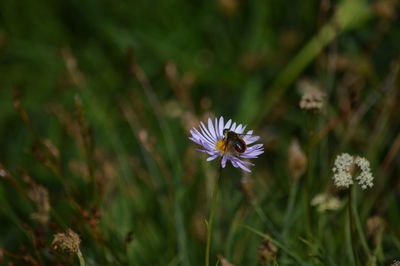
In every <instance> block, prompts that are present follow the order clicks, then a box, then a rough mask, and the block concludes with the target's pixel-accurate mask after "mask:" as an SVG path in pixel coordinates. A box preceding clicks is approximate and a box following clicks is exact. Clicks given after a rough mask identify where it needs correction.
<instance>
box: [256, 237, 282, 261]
mask: <svg viewBox="0 0 400 266" xmlns="http://www.w3.org/2000/svg"><path fill="white" fill-rule="evenodd" d="M277 253H278V249H277V248H276V247H275V245H274V244H273V243H272V242H271V240H270V237H269V235H265V237H264V240H263V242H262V244H261V245H260V246H259V247H258V261H259V262H260V264H266V262H267V261H272V260H275V258H276V255H277Z"/></svg>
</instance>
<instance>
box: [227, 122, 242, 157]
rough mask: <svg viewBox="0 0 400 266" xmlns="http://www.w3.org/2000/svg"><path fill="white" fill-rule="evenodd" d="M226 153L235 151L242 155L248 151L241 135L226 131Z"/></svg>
mask: <svg viewBox="0 0 400 266" xmlns="http://www.w3.org/2000/svg"><path fill="white" fill-rule="evenodd" d="M223 133H224V141H225V151H234V152H236V153H237V154H242V153H244V152H245V151H246V149H247V145H246V142H245V141H244V140H243V138H242V137H241V135H240V134H238V133H236V132H234V131H232V130H229V129H228V128H225V129H224V131H223Z"/></svg>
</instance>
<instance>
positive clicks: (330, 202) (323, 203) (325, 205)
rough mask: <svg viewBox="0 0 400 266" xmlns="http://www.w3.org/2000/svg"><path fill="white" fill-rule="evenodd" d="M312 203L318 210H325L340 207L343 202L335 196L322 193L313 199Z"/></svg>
mask: <svg viewBox="0 0 400 266" xmlns="http://www.w3.org/2000/svg"><path fill="white" fill-rule="evenodd" d="M311 205H312V206H316V207H317V211H318V212H325V211H334V210H337V209H339V208H340V207H341V206H342V203H341V202H340V200H339V199H338V198H337V197H335V196H332V195H329V194H326V193H320V194H317V195H316V196H315V197H314V198H313V199H312V200H311Z"/></svg>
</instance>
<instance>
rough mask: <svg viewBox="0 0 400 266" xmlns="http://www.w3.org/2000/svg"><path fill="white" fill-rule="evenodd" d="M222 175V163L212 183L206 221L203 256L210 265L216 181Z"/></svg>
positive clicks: (216, 197)
mask: <svg viewBox="0 0 400 266" xmlns="http://www.w3.org/2000/svg"><path fill="white" fill-rule="evenodd" d="M221 176H222V165H220V167H219V174H218V177H217V180H216V181H215V184H214V189H213V194H212V198H211V209H210V216H209V217H208V221H207V246H206V258H205V265H206V266H209V265H210V248H211V235H212V229H213V228H212V226H213V218H214V213H215V208H216V206H217V199H218V183H219V180H220V179H221Z"/></svg>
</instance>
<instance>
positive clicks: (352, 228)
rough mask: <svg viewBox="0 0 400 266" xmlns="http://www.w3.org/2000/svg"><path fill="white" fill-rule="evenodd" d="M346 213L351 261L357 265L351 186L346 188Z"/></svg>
mask: <svg viewBox="0 0 400 266" xmlns="http://www.w3.org/2000/svg"><path fill="white" fill-rule="evenodd" d="M347 195H348V201H349V202H348V204H347V207H348V211H349V213H348V215H349V226H350V238H351V249H352V252H353V261H354V265H356V266H358V258H357V250H356V236H355V228H354V218H353V214H352V205H353V199H352V188H349V189H348V194H347Z"/></svg>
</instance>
